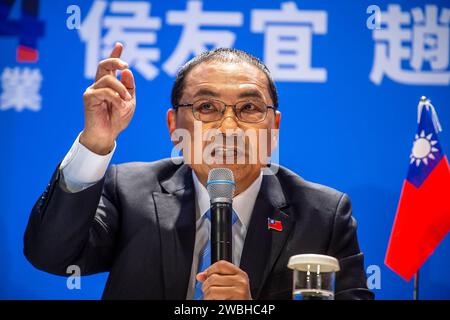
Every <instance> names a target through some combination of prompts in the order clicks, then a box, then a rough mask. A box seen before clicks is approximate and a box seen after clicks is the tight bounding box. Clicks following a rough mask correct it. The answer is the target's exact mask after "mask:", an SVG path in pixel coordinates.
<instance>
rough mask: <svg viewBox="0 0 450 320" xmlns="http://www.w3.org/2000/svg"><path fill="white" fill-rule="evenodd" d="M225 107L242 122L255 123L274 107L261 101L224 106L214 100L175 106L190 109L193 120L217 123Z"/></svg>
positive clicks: (221, 102)
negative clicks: (232, 111)
mask: <svg viewBox="0 0 450 320" xmlns="http://www.w3.org/2000/svg"><path fill="white" fill-rule="evenodd" d="M227 107H233V110H234V114H235V115H236V117H237V118H238V119H239V120H240V121H243V122H250V123H256V122H261V121H264V119H266V116H267V110H268V109H273V110H275V107H274V106H268V105H266V104H265V103H264V102H263V101H258V100H253V101H252V100H249V101H247V100H246V101H239V102H237V103H236V104H234V105H232V104H231V105H229V104H226V103H225V102H223V101H220V100H215V99H201V100H198V101H195V102H194V103H189V104H177V105H175V106H173V108H174V109H177V108H192V113H193V115H194V118H195V119H197V120H200V121H202V122H213V121H219V120H221V119H222V118H223V116H224V114H225V110H226V109H227Z"/></svg>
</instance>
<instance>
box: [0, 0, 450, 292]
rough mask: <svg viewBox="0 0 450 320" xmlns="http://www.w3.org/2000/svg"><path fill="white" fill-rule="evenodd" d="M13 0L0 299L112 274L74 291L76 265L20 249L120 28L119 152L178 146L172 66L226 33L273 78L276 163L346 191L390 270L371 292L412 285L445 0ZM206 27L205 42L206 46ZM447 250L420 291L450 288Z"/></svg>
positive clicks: (92, 287)
mask: <svg viewBox="0 0 450 320" xmlns="http://www.w3.org/2000/svg"><path fill="white" fill-rule="evenodd" d="M3 3H4V1H0V54H1V60H0V73H1V85H2V87H1V88H0V90H1V91H0V94H1V98H0V150H1V151H2V157H1V158H0V177H1V179H0V274H1V279H0V298H3V299H98V298H100V296H101V292H102V290H103V286H104V283H105V280H106V276H107V275H106V274H100V275H94V276H89V277H84V278H82V281H81V290H69V289H67V286H66V278H64V277H58V276H53V275H50V274H47V273H44V272H41V271H38V270H36V269H35V268H33V267H32V266H31V265H30V264H29V263H28V262H27V261H26V259H25V257H24V256H23V253H22V250H23V241H22V237H23V233H24V230H25V227H26V224H27V220H28V216H29V213H30V210H31V208H32V206H33V204H34V202H35V201H36V199H37V198H38V196H39V195H40V193H41V192H42V191H43V190H44V188H45V186H46V184H47V182H48V180H49V179H50V176H51V173H52V172H53V170H54V169H55V167H56V165H57V164H58V163H59V162H60V161H61V160H62V159H63V157H64V155H65V154H66V152H67V151H68V149H69V148H70V146H71V144H72V142H73V140H74V139H75V138H76V136H77V135H78V133H79V132H80V131H81V130H82V128H83V104H82V102H83V101H82V94H83V92H84V90H85V88H86V87H88V86H89V85H90V84H91V83H92V75H91V73H92V67H90V66H91V65H94V66H95V64H96V63H97V62H98V60H99V59H101V58H103V55H104V53H103V51H105V52H107V51H109V46H110V45H111V44H112V43H113V42H114V41H116V40H122V41H124V43H125V54H128V55H129V56H128V57H125V59H126V60H128V62H129V63H130V65H131V66H132V70H133V72H134V75H135V78H136V85H137V109H136V113H135V116H134V118H133V121H132V122H131V124H130V126H129V127H128V129H127V130H126V131H124V132H123V133H122V134H121V136H120V137H119V139H118V141H117V150H116V153H115V155H114V158H113V163H122V162H128V161H152V160H156V159H160V158H164V157H168V156H169V155H170V152H171V147H172V146H171V143H170V139H169V134H168V132H167V129H166V124H165V113H166V110H167V108H168V106H169V105H170V89H171V85H172V82H173V79H174V78H173V72H174V71H173V70H176V68H177V67H178V66H179V65H180V64H181V63H183V62H184V61H185V60H186V59H188V58H190V57H191V56H192V54H193V52H196V50H201V48H202V46H203V48H211V47H214V46H217V45H221V46H233V47H236V48H239V49H243V50H245V51H248V52H250V53H252V54H254V55H256V56H258V57H260V58H262V59H263V60H264V61H265V62H266V63H267V64H268V65H269V68H271V69H272V71H273V72H274V76H275V78H276V83H277V87H278V90H279V95H280V110H281V112H282V122H281V133H280V139H281V142H280V153H279V158H280V160H279V162H280V163H281V164H283V165H284V166H287V167H289V168H290V169H292V170H293V171H295V172H297V173H298V174H300V175H301V176H303V177H304V178H306V179H308V180H312V181H315V182H319V183H322V184H326V185H329V186H332V187H334V188H337V189H339V190H341V191H345V192H347V193H348V194H349V195H350V197H351V199H352V202H353V208H354V216H355V217H356V219H357V220H358V225H359V229H358V236H359V240H360V245H361V248H362V250H363V252H364V253H365V256H366V267H368V266H369V265H377V266H379V267H380V270H381V288H380V289H374V292H375V294H376V296H377V298H381V299H410V298H412V289H413V284H412V281H411V282H409V283H407V282H405V281H404V280H402V279H401V278H400V277H399V276H397V275H396V274H395V273H394V272H392V271H391V270H390V269H388V268H387V267H386V266H385V265H384V263H383V262H384V257H385V252H386V248H387V244H388V240H389V236H390V231H391V227H392V223H393V220H394V217H395V213H396V208H397V202H398V199H399V196H400V191H401V187H402V184H403V180H404V178H405V177H406V172H407V168H408V164H409V155H410V152H411V147H412V143H413V138H414V134H415V131H416V127H417V103H418V101H419V98H420V96H422V95H426V96H427V97H429V98H430V99H431V100H432V102H433V104H434V105H435V107H436V110H437V112H438V115H439V118H440V121H441V124H442V127H443V129H444V131H443V132H442V133H441V134H440V142H441V145H442V146H443V147H444V151H445V148H446V149H447V152H450V90H449V83H450V82H449V77H450V68H449V61H448V60H449V33H448V30H449V21H448V20H449V18H448V16H450V15H449V13H448V12H449V11H448V10H450V4H449V3H448V1H426V3H425V2H424V1H395V0H392V1H389V2H384V1H378V2H377V3H374V1H361V0H359V1H353V0H352V1H351V0H341V1H332V0H329V1H317V0H316V1H307V0H302V1H296V2H288V1H285V2H283V1H235V0H228V1H226V2H222V1H214V0H205V1H203V3H202V2H200V1H191V2H190V3H187V2H186V1H157V0H153V1H150V2H147V1H129V3H128V4H126V5H125V6H124V5H123V4H122V3H120V2H119V1H100V0H98V1H94V2H91V1H72V0H71V1H50V0H41V1H27V0H23V1H15V2H14V4H13V5H12V6H7V5H5V4H3ZM74 4H75V5H76V6H75V7H71V8H69V9H68V7H69V6H70V5H74ZM372 4H376V5H378V6H379V8H380V9H381V20H378V19H377V18H378V16H377V15H376V12H377V11H376V10H377V9H376V8H375V9H374V10H375V11H373V12H374V15H373V16H371V13H367V12H366V11H367V8H368V7H369V6H370V5H372ZM389 5H390V7H389ZM446 7H447V8H446ZM188 8H189V10H190V11H189V10H188ZM127 10H128V11H127ZM196 10H197V11H198V12H202V14H200V13H197V14H195V11H196ZM282 10H284V11H282ZM67 11H68V12H69V13H67ZM276 11H278V12H276ZM280 11H282V12H280ZM208 12H209V15H208ZM211 12H212V13H211ZM78 13H79V17H80V19H79V21H80V23H81V24H78V19H77V14H78ZM211 15H212V16H211ZM118 17H119V18H120V17H122V20H120V19H118ZM433 17H435V19H433ZM436 17H437V18H436ZM439 17H440V18H439ZM380 21H381V24H379V22H380ZM396 21H397V22H398V21H401V22H402V25H401V26H400V27H399V26H398V25H396V23H395V22H396ZM200 22H201V24H200V25H198V24H199V23H200ZM385 22H388V24H385ZM133 23H134V24H133ZM186 23H188V24H190V26H189V27H186ZM377 28H381V29H377ZM189 32H194V33H191V34H190V33H189ZM195 32H196V33H195ZM208 32H209V33H208ZM204 39H206V40H208V39H209V43H206V44H205V43H203V44H202V40H204ZM133 41H135V42H134V43H133ZM86 57H87V58H86ZM449 195H450V190H449ZM449 252H450V240H449V239H448V237H447V238H446V239H444V241H443V242H442V243H441V244H440V246H439V247H438V249H437V250H436V251H435V252H434V254H433V255H432V256H431V257H430V258H429V259H428V260H427V262H426V263H425V264H424V266H423V268H422V269H421V272H422V273H421V280H420V284H421V297H422V298H427V299H438V298H440V299H442V298H446V299H448V298H450V278H449V277H448V270H449V269H450V258H449Z"/></svg>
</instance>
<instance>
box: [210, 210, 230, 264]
mask: <svg viewBox="0 0 450 320" xmlns="http://www.w3.org/2000/svg"><path fill="white" fill-rule="evenodd" d="M232 212H233V209H232V205H231V203H226V202H216V203H213V204H211V264H213V263H215V262H217V261H219V260H226V261H229V262H231V263H233V251H232V231H231V230H232V229H231V228H232V222H231V216H232Z"/></svg>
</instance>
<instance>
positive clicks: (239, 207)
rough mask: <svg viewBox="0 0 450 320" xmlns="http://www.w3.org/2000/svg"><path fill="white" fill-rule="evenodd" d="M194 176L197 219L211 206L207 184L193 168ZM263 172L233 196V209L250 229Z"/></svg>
mask: <svg viewBox="0 0 450 320" xmlns="http://www.w3.org/2000/svg"><path fill="white" fill-rule="evenodd" d="M192 178H193V180H194V187H195V194H196V197H195V201H196V209H197V214H196V217H197V220H198V219H200V218H202V217H203V215H204V214H205V213H206V212H207V211H208V210H209V208H210V200H209V194H208V191H207V190H206V188H205V186H204V185H203V184H202V183H201V182H200V181H199V180H198V178H197V175H196V174H195V172H194V170H192ZM261 182H262V172H261V174H260V175H259V176H258V178H256V179H255V181H253V183H252V184H251V185H250V186H249V187H248V188H247V189H245V190H244V191H243V192H241V193H240V194H238V195H237V196H236V197H234V198H233V209H234V212H236V214H237V216H238V218H239V221H241V223H242V224H243V225H244V226H245V227H246V228H247V229H248V225H249V223H250V218H251V216H252V212H253V207H254V206H255V201H256V197H257V196H258V193H259V190H260V188H261Z"/></svg>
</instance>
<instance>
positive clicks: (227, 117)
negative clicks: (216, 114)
mask: <svg viewBox="0 0 450 320" xmlns="http://www.w3.org/2000/svg"><path fill="white" fill-rule="evenodd" d="M238 126H239V124H238V119H237V117H236V114H235V113H234V109H233V107H231V106H227V108H226V109H225V113H224V114H223V117H222V119H221V120H220V126H219V130H220V132H222V133H225V130H227V129H236V128H237V127H238Z"/></svg>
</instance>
